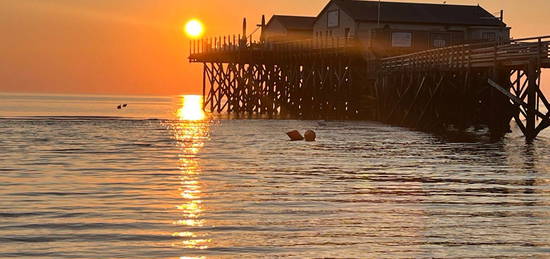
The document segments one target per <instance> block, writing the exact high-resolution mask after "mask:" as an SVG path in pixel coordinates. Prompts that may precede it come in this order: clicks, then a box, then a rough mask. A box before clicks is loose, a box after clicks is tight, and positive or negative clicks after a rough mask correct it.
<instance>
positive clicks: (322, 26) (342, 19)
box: [313, 3, 357, 39]
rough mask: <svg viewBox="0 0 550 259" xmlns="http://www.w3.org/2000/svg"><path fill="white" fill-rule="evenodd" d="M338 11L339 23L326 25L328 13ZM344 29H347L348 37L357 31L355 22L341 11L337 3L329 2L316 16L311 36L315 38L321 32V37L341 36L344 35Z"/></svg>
mask: <svg viewBox="0 0 550 259" xmlns="http://www.w3.org/2000/svg"><path fill="white" fill-rule="evenodd" d="M331 11H338V13H339V23H338V26H336V27H331V28H329V27H328V13H329V12H331ZM346 29H348V30H349V37H355V36H356V33H357V23H356V22H355V20H353V19H352V18H351V17H350V16H349V15H348V14H346V12H344V11H342V10H341V9H340V8H339V7H338V5H336V4H335V3H331V4H330V5H329V6H328V7H327V8H326V9H325V10H324V12H322V13H320V14H319V16H317V21H316V22H315V24H314V25H313V38H314V39H316V38H317V37H319V35H321V34H322V36H323V37H325V38H326V37H327V34H328V36H329V37H330V35H332V37H335V38H343V37H345V36H346Z"/></svg>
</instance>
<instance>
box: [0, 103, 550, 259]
mask: <svg viewBox="0 0 550 259" xmlns="http://www.w3.org/2000/svg"><path fill="white" fill-rule="evenodd" d="M188 100H191V101H189V102H187V101H185V100H184V99H183V98H181V97H122V96H118V97H113V96H55V95H37V96H32V95H21V94H2V95H0V118H1V119H0V258H9V257H18V258H255V257H264V258H265V257H267V258H270V257H289V258H434V257H437V258H441V257H446V258H457V257H460V258H468V257H470V258H483V257H487V258H494V257H502V258H506V257H509V258H525V257H535V258H548V257H550V234H549V233H550V148H549V147H550V134H549V132H545V133H544V134H543V135H542V136H541V137H540V138H539V139H538V140H536V141H535V142H534V143H530V144H527V143H525V141H524V140H523V138H522V137H521V136H520V135H519V133H517V130H516V132H515V133H513V134H510V135H508V136H507V137H506V138H505V139H502V140H500V141H496V142H495V141H490V140H488V139H486V138H484V137H483V136H481V137H478V136H475V137H469V136H462V135H460V136H435V135H431V134H428V133H422V132H416V131H411V130H408V129H404V128H396V127H390V126H387V125H383V124H379V123H375V122H360V121H297V120H263V119H247V120H237V119H226V118H223V117H219V116H218V117H216V116H211V115H207V114H206V115H205V114H202V113H201V112H200V107H199V108H198V109H197V107H196V104H197V102H196V100H197V99H196V97H189V98H188ZM124 103H127V104H128V106H127V107H126V108H123V109H120V110H119V109H117V108H116V107H117V106H118V105H120V104H124ZM293 129H298V130H300V131H303V130H305V129H313V130H315V131H316V132H317V135H318V141H316V142H311V143H306V142H290V141H288V140H287V137H286V135H285V132H286V131H289V130H293Z"/></svg>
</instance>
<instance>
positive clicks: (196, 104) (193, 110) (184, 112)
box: [177, 95, 206, 121]
mask: <svg viewBox="0 0 550 259" xmlns="http://www.w3.org/2000/svg"><path fill="white" fill-rule="evenodd" d="M202 100H203V99H202V96H201V95H184V96H182V97H181V101H182V106H181V108H180V109H178V111H177V117H178V119H180V120H183V121H200V120H204V119H205V118H206V114H205V113H204V111H203V109H202V107H203V101H202Z"/></svg>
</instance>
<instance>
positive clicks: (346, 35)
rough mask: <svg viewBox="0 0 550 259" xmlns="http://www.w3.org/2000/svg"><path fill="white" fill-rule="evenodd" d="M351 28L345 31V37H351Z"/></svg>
mask: <svg viewBox="0 0 550 259" xmlns="http://www.w3.org/2000/svg"><path fill="white" fill-rule="evenodd" d="M349 33H350V28H346V29H345V32H344V37H346V38H349Z"/></svg>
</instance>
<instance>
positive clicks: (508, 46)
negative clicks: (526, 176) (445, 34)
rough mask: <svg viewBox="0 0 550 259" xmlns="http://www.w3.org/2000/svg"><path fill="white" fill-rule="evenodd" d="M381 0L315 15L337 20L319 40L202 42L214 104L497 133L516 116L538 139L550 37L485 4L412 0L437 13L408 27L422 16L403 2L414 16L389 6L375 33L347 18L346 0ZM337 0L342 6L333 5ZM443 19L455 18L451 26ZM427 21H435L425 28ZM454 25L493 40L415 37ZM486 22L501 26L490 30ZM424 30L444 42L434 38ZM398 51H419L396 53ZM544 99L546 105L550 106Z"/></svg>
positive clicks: (546, 121)
mask: <svg viewBox="0 0 550 259" xmlns="http://www.w3.org/2000/svg"><path fill="white" fill-rule="evenodd" d="M374 3H376V4H377V3H378V2H374ZM374 3H373V2H361V1H351V0H334V1H331V2H330V3H329V5H328V6H327V8H325V9H324V10H323V11H322V12H321V14H320V15H319V17H317V20H316V22H315V24H317V23H318V22H319V21H322V20H323V19H324V18H323V17H326V18H327V19H326V22H327V25H332V26H333V27H332V30H333V32H332V33H329V35H332V37H330V36H329V37H326V34H323V35H324V36H322V37H320V36H318V33H317V32H316V29H315V28H317V27H315V26H316V25H314V32H313V33H314V35H313V37H312V39H309V40H299V41H292V40H289V41H286V42H281V41H277V42H271V41H261V42H251V41H250V40H247V37H246V36H243V37H241V36H238V37H235V36H233V37H223V38H222V37H218V38H215V39H204V40H200V41H193V42H192V45H191V50H190V57H189V60H190V61H191V62H197V63H203V65H204V75H203V76H204V78H203V94H204V96H205V104H206V106H205V109H209V110H210V111H212V112H222V111H227V112H229V113H238V114H243V113H247V114H252V113H260V114H269V115H276V114H283V115H285V114H288V115H292V116H295V117H300V118H306V119H315V118H334V119H374V120H379V121H384V122H387V123H391V124H395V125H403V126H408V127H413V128H419V129H425V130H433V129H439V128H446V127H448V126H451V125H452V126H454V127H456V128H459V129H466V128H469V127H472V126H475V127H477V126H480V125H486V126H488V127H489V129H490V130H491V132H492V133H493V134H495V135H503V134H505V133H506V132H508V131H509V124H510V121H511V119H512V118H515V121H516V122H517V123H518V125H519V128H521V130H522V131H523V133H524V134H525V136H526V137H527V138H528V139H533V138H535V137H536V136H537V135H538V134H539V133H540V131H542V130H543V129H545V128H547V127H549V126H550V113H548V110H549V109H550V104H549V103H548V100H547V99H546V98H545V97H544V95H543V94H542V92H541V90H540V87H539V86H540V73H541V70H542V68H545V67H550V58H549V43H550V37H536V38H529V39H520V40H509V39H508V35H509V28H508V27H506V25H505V24H504V23H502V21H501V19H498V18H496V17H494V16H492V15H490V14H489V13H487V12H486V11H485V10H483V9H482V8H480V7H470V6H447V5H427V4H405V3H399V5H402V6H406V5H410V6H411V10H419V8H421V9H422V10H424V11H423V12H421V13H426V12H427V14H426V16H428V17H427V18H426V17H424V18H418V21H417V22H418V24H415V26H408V27H407V26H406V24H404V23H405V22H409V23H413V22H414V21H415V20H411V19H412V18H414V17H413V16H412V15H408V16H407V15H404V14H403V13H404V12H407V10H408V9H406V8H397V9H396V10H401V11H399V12H400V13H399V14H400V15H403V17H405V18H407V17H409V18H407V20H406V21H396V20H392V19H393V18H391V17H394V18H395V17H398V18H399V17H401V16H399V15H396V14H394V15H389V14H384V13H382V14H380V15H379V17H380V18H378V17H377V21H376V23H377V24H378V23H379V24H380V27H376V28H372V29H371V31H370V32H369V33H368V34H369V35H370V38H369V39H366V38H364V37H363V38H362V37H359V36H358V35H359V34H360V31H361V29H360V28H361V27H362V26H366V25H362V24H363V23H365V24H367V25H368V24H371V23H372V21H367V20H364V21H363V20H361V19H356V18H357V17H358V15H357V14H355V13H354V15H350V17H355V18H354V19H355V20H356V21H357V22H356V23H355V25H356V27H355V30H356V31H353V30H354V29H352V28H350V29H349V30H347V29H346V28H347V27H343V28H342V26H346V25H345V24H346V23H344V22H343V21H341V20H340V19H344V18H343V17H344V15H348V12H350V13H351V11H346V10H347V9H346V8H344V6H347V5H354V4H357V5H364V6H367V7H365V8H367V9H368V10H371V9H372V6H375V7H377V5H374ZM394 4H395V3H384V2H382V3H381V4H380V7H378V8H377V9H380V10H382V11H384V10H386V9H387V10H388V11H386V12H389V10H392V9H390V8H387V7H385V6H386V5H388V6H392V5H394ZM334 6H336V10H338V14H337V15H336V14H329V12H331V11H332V12H333V10H335V9H334ZM369 8H370V9H369ZM445 8H449V9H453V10H464V11H462V12H464V13H470V12H473V13H474V14H473V16H472V15H469V16H466V15H465V18H464V21H461V20H460V19H459V18H460V17H461V16H460V13H459V14H456V15H454V16H451V17H447V16H446V15H440V14H437V15H436V14H435V13H433V12H435V11H441V10H447V9H445ZM355 9H357V10H358V8H355ZM355 9H354V10H355ZM434 10H435V11H434ZM354 12H355V11H354ZM369 12H372V11H369ZM447 12H451V11H448V10H447ZM430 15H431V16H430ZM476 15H477V16H480V15H481V17H478V19H479V21H480V23H481V22H486V23H487V24H486V26H482V27H481V28H480V27H479V26H480V25H478V24H475V23H474V20H475V19H476V18H475V17H477V16H476ZM487 15H490V17H489V16H487ZM331 16H332V17H333V19H335V18H334V17H336V16H337V17H339V18H338V20H339V22H338V23H337V24H336V23H335V22H334V21H333V22H332V23H331V22H330V21H329V20H330V18H329V17H331ZM411 17H412V18H411ZM491 17H492V18H491ZM390 18H391V19H390ZM405 18H402V19H405ZM482 18H483V19H482ZM485 18H489V19H492V20H489V19H487V21H485ZM396 19H397V18H396ZM441 19H447V20H448V21H453V22H455V24H454V25H450V24H449V23H448V22H446V23H444V25H442V24H440V23H441ZM378 20H379V21H380V22H378ZM447 20H446V21H447ZM428 22H431V23H428ZM426 23H428V24H426ZM419 24H421V25H419ZM459 25H460V26H462V27H460V26H459ZM400 26H401V27H400ZM418 26H420V27H418ZM421 26H424V27H425V29H426V30H424V31H419V30H420V28H421ZM438 26H439V27H438ZM441 26H442V27H441ZM453 26H454V27H453ZM262 27H264V26H262ZM388 27H389V33H384V34H383V35H386V36H387V37H386V36H384V37H385V39H384V40H382V42H392V43H391V45H385V46H384V45H381V44H380V42H381V41H380V37H381V36H379V35H381V34H380V30H382V31H383V30H388ZM451 27H452V28H455V29H456V28H459V27H460V28H463V29H464V33H465V34H464V35H467V34H468V35H473V34H472V32H474V31H475V32H476V33H474V34H476V35H478V36H479V37H477V36H476V37H477V38H476V37H473V38H472V37H464V38H465V39H468V40H475V41H482V40H485V42H480V43H467V44H459V45H453V44H455V43H456V42H453V41H452V40H451V41H450V43H449V45H452V46H448V47H442V46H446V45H447V41H445V44H444V45H443V44H442V42H441V41H439V43H441V44H433V45H425V46H423V47H422V48H421V49H425V50H423V51H418V50H419V49H418V48H416V47H417V46H418V45H417V44H416V43H415V42H417V41H421V40H419V39H422V37H424V36H426V35H432V33H433V31H434V30H436V28H439V29H441V28H443V29H445V30H449V31H450V30H451ZM392 28H393V29H392ZM405 28H409V29H411V28H412V29H411V30H412V31H411V32H410V33H411V34H410V35H408V36H406V35H404V34H399V35H397V36H396V37H397V39H392V38H391V37H393V36H392V35H393V34H392V33H393V30H399V31H400V33H408V32H407V31H405V30H404V29H405ZM413 29H414V30H413ZM439 29H437V30H439ZM483 30H486V31H488V32H489V31H491V30H494V31H495V34H496V33H497V32H498V34H497V35H496V36H495V37H494V38H493V37H489V38H484V36H483V35H486V34H484V32H483ZM336 31H338V32H336ZM352 31H353V32H352ZM342 32H343V34H340V33H342ZM426 32H427V33H428V34H426ZM438 33H441V32H438ZM449 33H450V34H449V35H453V32H449ZM455 33H456V32H455ZM243 35H246V33H245V32H243ZM335 35H337V36H338V37H336V36H335ZM377 35H378V36H377ZM415 35H419V36H418V38H417V37H416V36H415ZM422 35H424V36H422ZM405 36H406V37H405ZM409 36H410V37H409ZM384 37H383V38H384ZM388 37H389V38H388ZM452 37H453V36H451V39H452ZM424 39H425V40H426V41H427V42H432V43H433V42H435V41H432V40H433V39H434V38H432V37H428V38H425V37H424ZM394 43H395V44H394ZM405 43H406V44H405ZM409 43H410V46H409ZM395 45H397V46H395ZM397 50H398V51H397ZM391 53H409V54H405V55H398V56H393V55H390V56H388V55H389V54H391ZM541 104H543V106H544V107H545V108H546V109H540V105H541ZM524 121H525V122H524Z"/></svg>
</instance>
